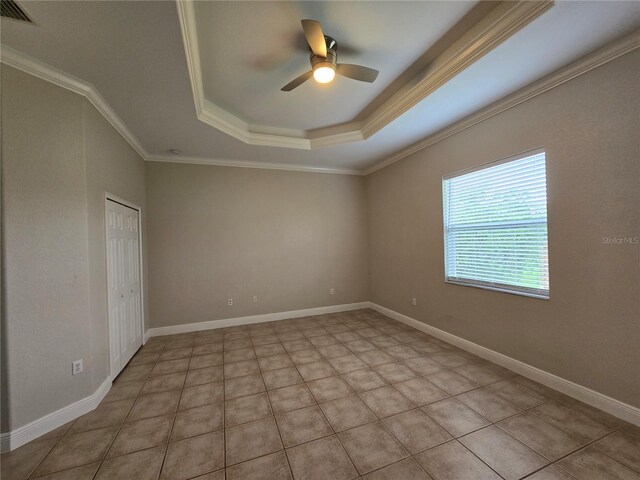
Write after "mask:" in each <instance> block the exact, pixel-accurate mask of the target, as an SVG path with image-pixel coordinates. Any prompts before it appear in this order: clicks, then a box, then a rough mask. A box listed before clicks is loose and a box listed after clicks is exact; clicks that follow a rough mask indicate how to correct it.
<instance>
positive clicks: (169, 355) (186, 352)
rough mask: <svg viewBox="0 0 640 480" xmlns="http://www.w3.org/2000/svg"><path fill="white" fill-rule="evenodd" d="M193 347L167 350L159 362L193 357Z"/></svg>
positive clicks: (161, 355)
mask: <svg viewBox="0 0 640 480" xmlns="http://www.w3.org/2000/svg"><path fill="white" fill-rule="evenodd" d="M192 351H193V347H182V348H174V349H171V350H165V351H164V352H162V354H160V357H159V361H160V362H164V361H167V360H176V359H177V358H186V357H190V356H191V352H192Z"/></svg>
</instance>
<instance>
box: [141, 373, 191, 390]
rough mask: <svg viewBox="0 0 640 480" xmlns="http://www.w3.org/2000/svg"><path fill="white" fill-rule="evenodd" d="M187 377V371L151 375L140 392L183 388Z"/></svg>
mask: <svg viewBox="0 0 640 480" xmlns="http://www.w3.org/2000/svg"><path fill="white" fill-rule="evenodd" d="M186 377H187V372H176V373H167V374H166V375H157V376H153V377H149V378H148V379H147V381H146V382H145V384H144V386H143V387H142V391H141V392H140V394H141V395H148V394H150V393H160V392H168V391H169V390H181V389H182V387H183V386H184V380H185V378H186Z"/></svg>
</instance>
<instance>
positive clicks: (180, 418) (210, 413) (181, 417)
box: [171, 403, 224, 442]
mask: <svg viewBox="0 0 640 480" xmlns="http://www.w3.org/2000/svg"><path fill="white" fill-rule="evenodd" d="M223 410H224V406H223V404H222V403H212V404H209V405H203V406H202V407H196V408H190V409H188V410H182V411H180V412H178V413H177V414H176V418H175V422H174V424H173V429H172V430H171V441H172V442H175V441H177V440H182V439H185V438H189V437H195V436H196V435H201V434H203V433H208V432H212V431H214V430H219V429H221V428H222V427H223V426H224V416H223Z"/></svg>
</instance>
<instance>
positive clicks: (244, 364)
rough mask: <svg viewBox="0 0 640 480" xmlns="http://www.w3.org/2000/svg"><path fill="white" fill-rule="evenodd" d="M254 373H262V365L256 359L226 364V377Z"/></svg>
mask: <svg viewBox="0 0 640 480" xmlns="http://www.w3.org/2000/svg"><path fill="white" fill-rule="evenodd" d="M254 373H260V367H259V366H258V362H257V361H255V360H243V361H241V362H235V363H225V364H224V378H225V380H226V379H228V378H236V377H244V376H245V375H251V374H254Z"/></svg>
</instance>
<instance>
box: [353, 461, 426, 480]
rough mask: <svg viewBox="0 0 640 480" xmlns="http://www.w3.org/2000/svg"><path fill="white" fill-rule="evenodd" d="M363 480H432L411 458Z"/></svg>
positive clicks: (369, 475)
mask: <svg viewBox="0 0 640 480" xmlns="http://www.w3.org/2000/svg"><path fill="white" fill-rule="evenodd" d="M362 478H363V480H432V478H431V476H430V475H429V474H428V473H427V472H425V471H424V469H423V468H422V467H421V466H420V465H419V464H418V462H416V461H415V460H414V459H413V458H406V459H404V460H401V461H399V462H396V463H394V464H391V465H389V466H387V467H383V468H381V469H380V470H376V471H375V472H373V473H369V474H368V475H365V476H364V477H362Z"/></svg>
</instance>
